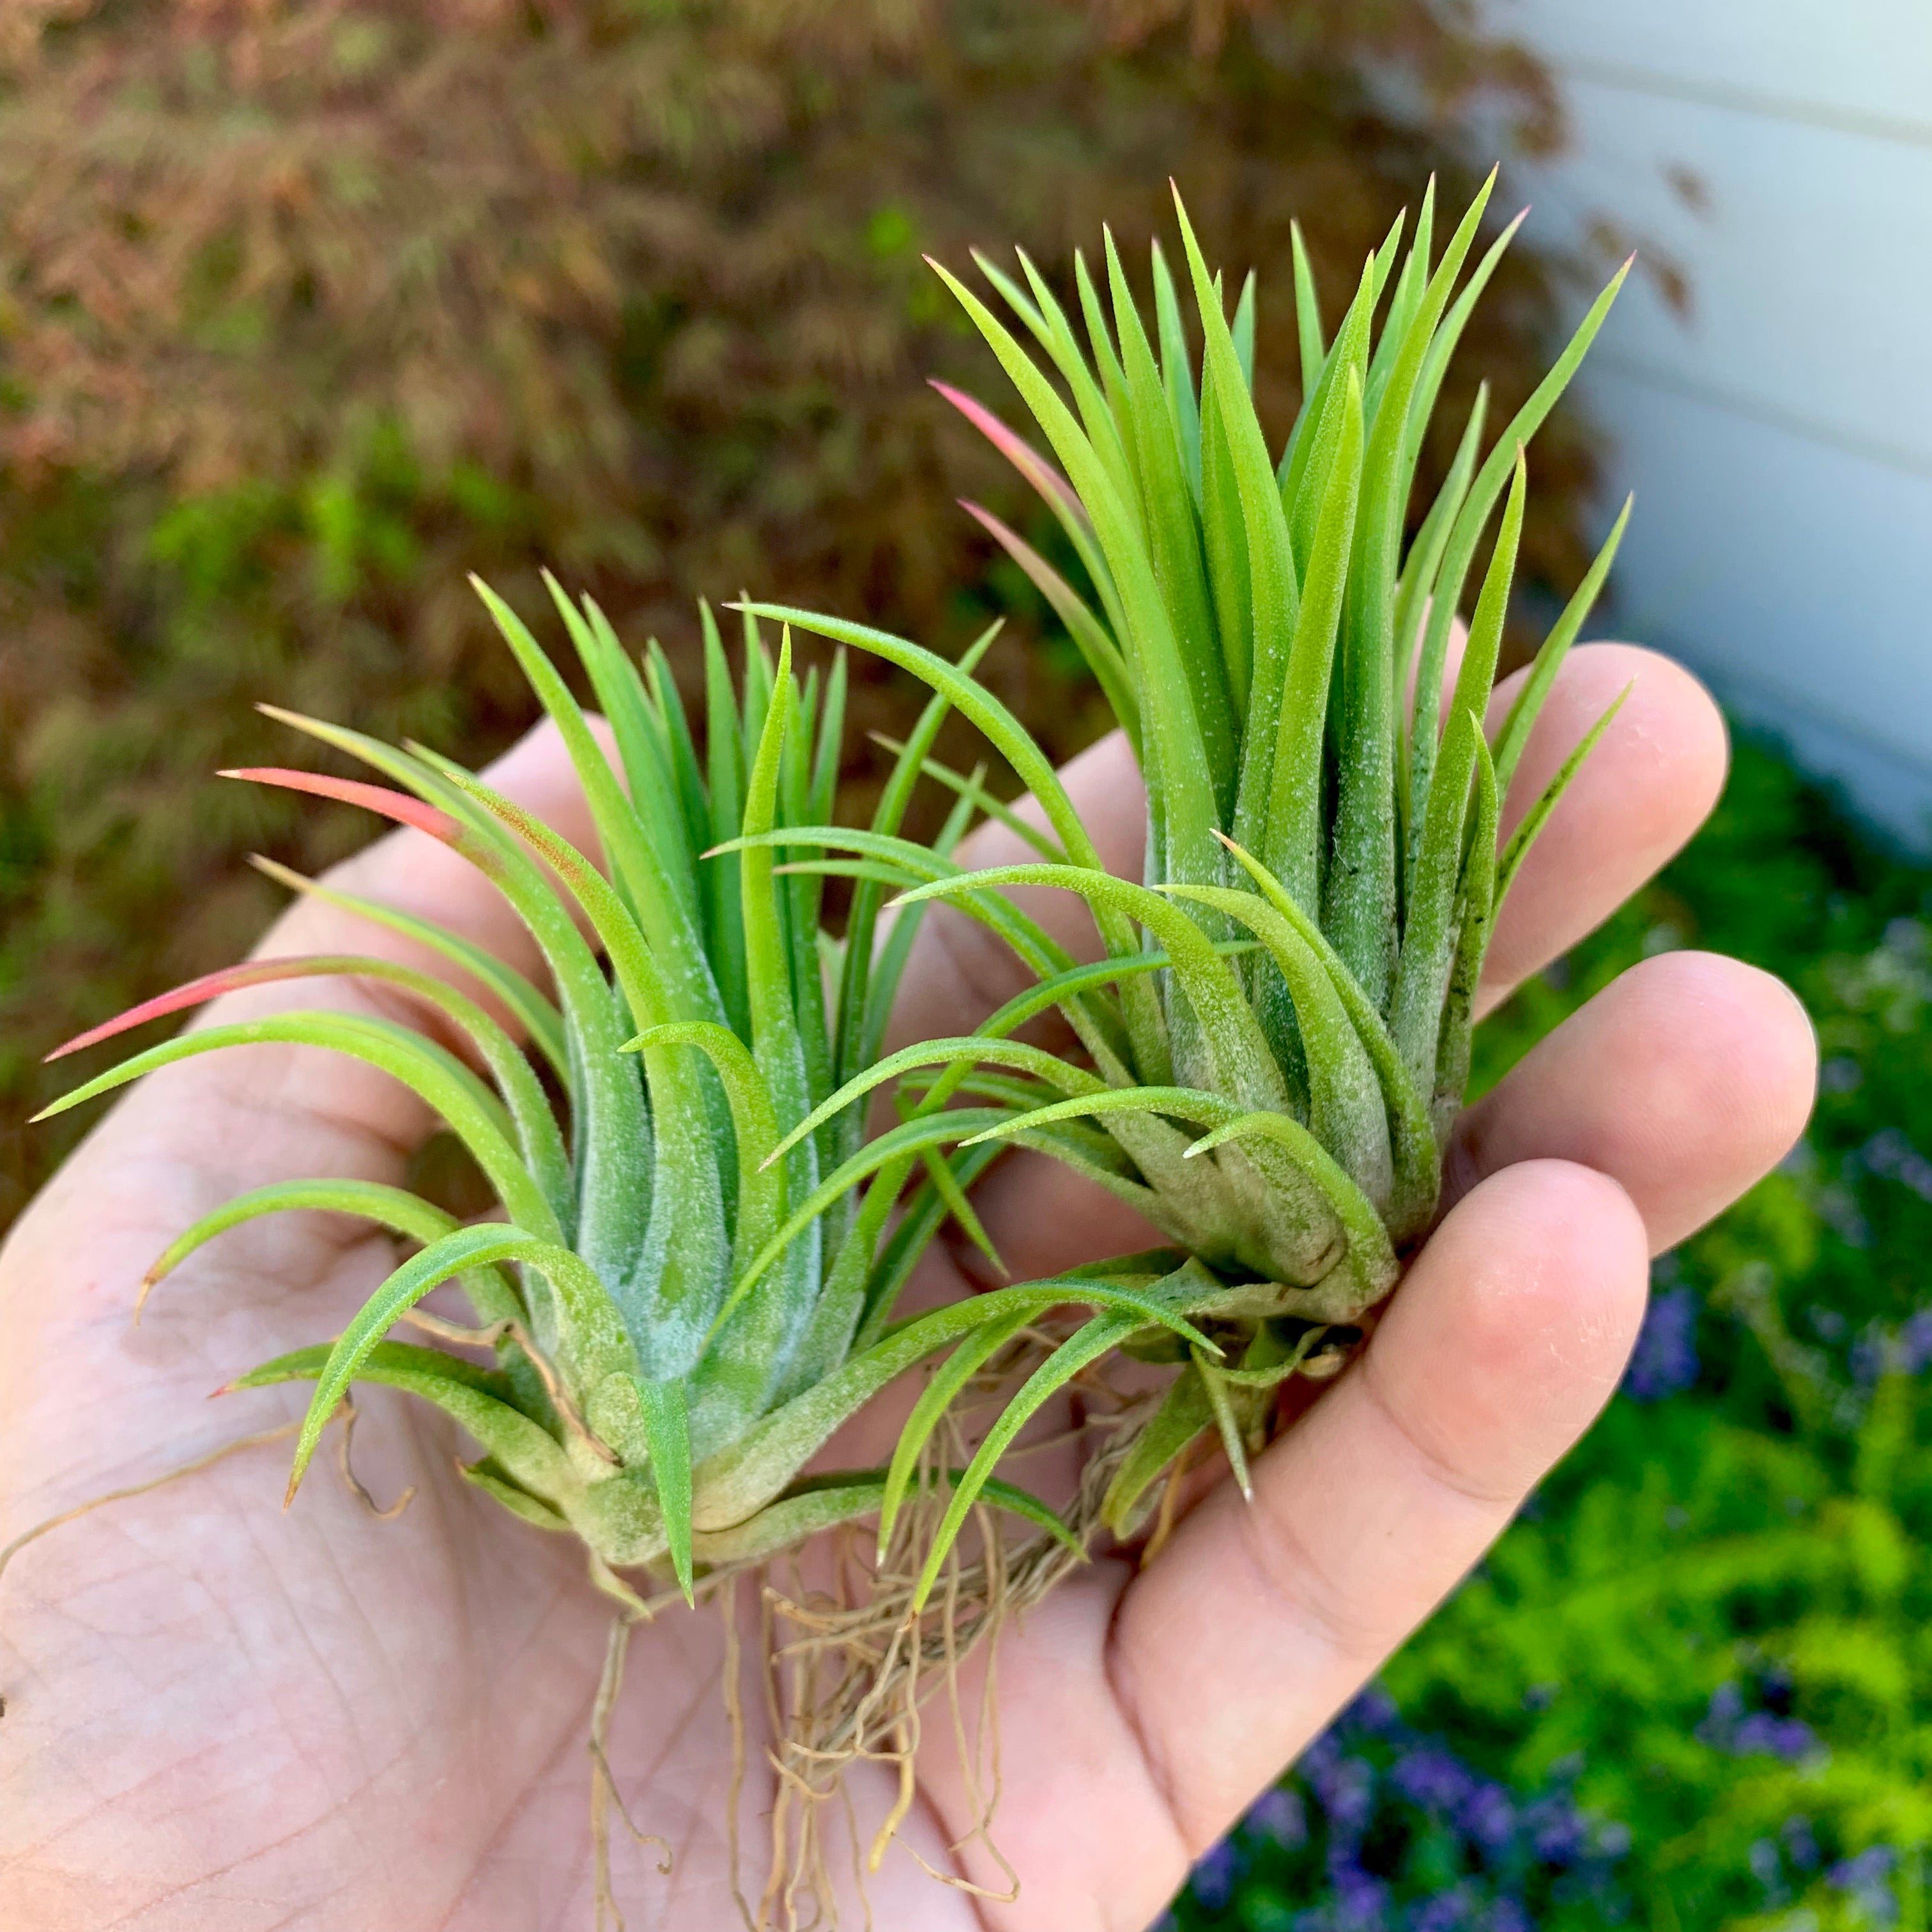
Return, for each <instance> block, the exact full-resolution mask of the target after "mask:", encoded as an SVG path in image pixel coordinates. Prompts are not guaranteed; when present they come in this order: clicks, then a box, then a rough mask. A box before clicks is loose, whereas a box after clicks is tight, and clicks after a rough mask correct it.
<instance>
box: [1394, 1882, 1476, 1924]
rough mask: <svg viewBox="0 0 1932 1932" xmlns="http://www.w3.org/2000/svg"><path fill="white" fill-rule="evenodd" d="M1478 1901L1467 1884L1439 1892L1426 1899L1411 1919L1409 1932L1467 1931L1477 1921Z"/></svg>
mask: <svg viewBox="0 0 1932 1932" xmlns="http://www.w3.org/2000/svg"><path fill="white" fill-rule="evenodd" d="M1475 1906H1476V1901H1475V1897H1473V1896H1472V1894H1471V1892H1470V1891H1469V1887H1468V1886H1467V1885H1458V1886H1457V1888H1456V1889H1455V1890H1454V1891H1439V1892H1438V1893H1437V1894H1436V1896H1435V1897H1433V1898H1431V1899H1427V1900H1424V1902H1423V1903H1422V1904H1421V1906H1418V1908H1417V1910H1416V1912H1415V1915H1414V1916H1413V1917H1412V1918H1411V1919H1410V1920H1409V1932H1466V1928H1467V1927H1471V1926H1472V1925H1473V1924H1474V1923H1475Z"/></svg>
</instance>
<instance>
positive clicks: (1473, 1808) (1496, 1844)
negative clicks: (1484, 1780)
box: [1457, 1784, 1516, 1852]
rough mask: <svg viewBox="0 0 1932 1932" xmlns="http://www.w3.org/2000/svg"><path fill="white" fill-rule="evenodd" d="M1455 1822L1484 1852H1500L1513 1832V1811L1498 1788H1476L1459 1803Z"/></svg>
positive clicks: (1485, 1785) (1486, 1786) (1514, 1812)
mask: <svg viewBox="0 0 1932 1932" xmlns="http://www.w3.org/2000/svg"><path fill="white" fill-rule="evenodd" d="M1457 1823H1459V1824H1460V1826H1462V1828H1463V1830H1464V1831H1465V1832H1467V1833H1468V1834H1469V1836H1470V1837H1471V1838H1472V1839H1474V1840H1475V1842H1476V1843H1477V1844H1478V1846H1480V1847H1481V1849H1483V1850H1484V1851H1486V1852H1499V1851H1501V1850H1502V1849H1503V1847H1504V1846H1505V1845H1507V1844H1508V1843H1509V1841H1510V1839H1511V1836H1512V1835H1513V1834H1514V1832H1515V1830H1516V1807H1515V1806H1514V1805H1512V1804H1511V1802H1510V1796H1509V1793H1508V1792H1507V1791H1505V1790H1504V1789H1503V1788H1502V1786H1501V1785H1500V1784H1479V1785H1478V1786H1477V1787H1475V1790H1473V1791H1472V1792H1471V1793H1469V1796H1468V1797H1467V1798H1466V1799H1464V1800H1463V1804H1462V1807H1461V1812H1460V1817H1458V1819H1457Z"/></svg>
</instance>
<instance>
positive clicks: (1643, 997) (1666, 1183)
mask: <svg viewBox="0 0 1932 1932" xmlns="http://www.w3.org/2000/svg"><path fill="white" fill-rule="evenodd" d="M1817 1066H1818V1054H1817V1040H1816V1037H1815V1036H1814V1034H1813V1032H1812V1030H1811V1021H1810V1019H1808V1017H1807V1016H1806V1014H1805V1010H1804V1008H1803V1007H1801V1006H1800V1005H1799V1003H1798V1001H1797V999H1796V996H1795V995H1793V993H1792V992H1791V991H1790V989H1789V988H1788V987H1787V986H1785V985H1784V983H1782V982H1781V981H1780V980H1775V979H1773V978H1772V977H1771V975H1770V974H1768V973H1760V972H1759V971H1757V970H1756V968H1753V967H1750V966H1746V965H1743V964H1742V962H1739V961H1738V960H1736V959H1722V958H1720V957H1719V956H1718V955H1716V954H1715V953H1664V954H1662V955H1661V956H1659V957H1658V958H1656V959H1647V960H1646V961H1644V962H1643V963H1642V964H1641V965H1637V966H1634V967H1632V968H1631V970H1630V971H1628V973H1626V974H1624V975H1623V977H1622V978H1621V979H1619V980H1616V981H1615V982H1614V983H1613V984H1612V985H1611V986H1609V987H1607V988H1606V989H1605V990H1604V992H1601V993H1600V994H1598V995H1597V997H1596V998H1595V999H1594V1000H1592V1001H1591V1002H1590V1004H1589V1005H1588V1006H1587V1007H1585V1008H1584V1009H1583V1010H1582V1012H1580V1013H1576V1014H1574V1015H1573V1016H1571V1018H1570V1019H1568V1020H1566V1021H1565V1022H1564V1023H1563V1025H1562V1026H1560V1027H1559V1028H1557V1029H1556V1031H1555V1032H1554V1033H1553V1034H1551V1035H1550V1037H1549V1038H1548V1039H1547V1040H1544V1041H1543V1042H1542V1043H1541V1044H1540V1045H1539V1046H1536V1047H1535V1048H1534V1049H1532V1051H1531V1052H1529V1054H1528V1055H1526V1057H1525V1058H1524V1059H1523V1061H1522V1062H1521V1063H1520V1064H1519V1065H1517V1067H1515V1068H1514V1069H1513V1070H1511V1073H1509V1075H1508V1076H1507V1078H1505V1079H1503V1080H1502V1082H1499V1084H1498V1085H1497V1086H1496V1088H1494V1090H1493V1091H1491V1092H1490V1093H1489V1094H1487V1095H1485V1096H1484V1098H1483V1099H1482V1100H1481V1101H1479V1102H1478V1103H1477V1104H1476V1105H1475V1106H1474V1107H1472V1108H1471V1109H1469V1112H1467V1113H1466V1114H1465V1115H1463V1117H1462V1118H1461V1120H1460V1121H1459V1122H1458V1123H1457V1127H1456V1131H1455V1134H1454V1138H1453V1139H1452V1140H1451V1145H1450V1149H1449V1154H1448V1162H1447V1163H1446V1166H1445V1170H1444V1175H1443V1193H1444V1199H1445V1202H1446V1203H1449V1204H1453V1203H1454V1202H1456V1201H1457V1200H1458V1199H1460V1198H1461V1197H1462V1196H1463V1195H1465V1194H1466V1193H1469V1190H1471V1189H1472V1188H1473V1187H1475V1186H1476V1185H1477V1184H1478V1183H1479V1182H1480V1181H1482V1180H1484V1178H1486V1177H1487V1176H1488V1175H1493V1174H1495V1173H1497V1172H1499V1171H1500V1170H1502V1169H1505V1168H1507V1167H1511V1166H1514V1165H1515V1164H1516V1163H1517V1162H1519V1161H1526V1160H1542V1159H1545V1158H1548V1159H1553V1160H1573V1161H1577V1162H1580V1163H1582V1164H1583V1166H1586V1167H1593V1168H1595V1169H1597V1171H1598V1172H1599V1173H1601V1174H1607V1175H1610V1177H1611V1178H1613V1180H1615V1181H1616V1182H1617V1183H1618V1184H1619V1185H1620V1186H1621V1187H1622V1188H1623V1190H1624V1191H1625V1193H1627V1194H1628V1196H1630V1198H1631V1200H1632V1201H1633V1202H1635V1203H1636V1205H1637V1211H1638V1212H1639V1213H1640V1214H1642V1215H1643V1219H1644V1225H1645V1226H1646V1229H1648V1230H1649V1236H1650V1245H1651V1250H1652V1253H1662V1251H1663V1250H1664V1249H1666V1248H1667V1247H1670V1246H1671V1245H1672V1244H1673V1243H1675V1242H1677V1241H1682V1239H1683V1238H1684V1237H1685V1235H1688V1234H1689V1233H1690V1232H1691V1231H1692V1230H1693V1229H1696V1228H1699V1227H1701V1226H1703V1224H1704V1223H1705V1222H1706V1221H1708V1220H1710V1219H1711V1217H1712V1216H1713V1215H1714V1214H1718V1213H1719V1212H1721V1211H1722V1210H1723V1209H1724V1208H1726V1207H1727V1206H1728V1205H1730V1203H1731V1202H1733V1201H1734V1200H1736V1199H1737V1197H1738V1196H1739V1195H1740V1194H1742V1193H1743V1192H1744V1191H1745V1189H1746V1188H1748V1187H1750V1186H1751V1185H1752V1184H1753V1183H1754V1182H1755V1181H1757V1180H1758V1179H1759V1178H1760V1176H1762V1175H1765V1174H1766V1173H1768V1172H1769V1171H1770V1170H1771V1169H1772V1167H1774V1166H1775V1165H1776V1164H1777V1163H1778V1162H1779V1161H1780V1160H1782V1159H1783V1158H1784V1156H1785V1155H1786V1154H1787V1153H1789V1152H1790V1149H1791V1147H1792V1145H1793V1143H1794V1142H1796V1140H1797V1139H1798V1136H1799V1135H1800V1134H1801V1133H1803V1132H1804V1130H1805V1121H1806V1119H1807V1118H1808V1116H1809V1115H1810V1113H1811V1103H1812V1099H1813V1097H1814V1091H1815V1089H1816V1085H1817Z"/></svg>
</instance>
